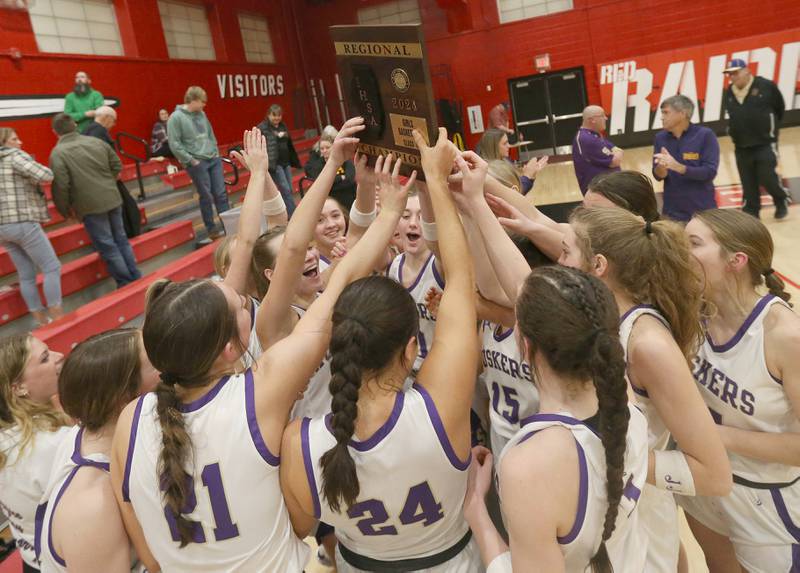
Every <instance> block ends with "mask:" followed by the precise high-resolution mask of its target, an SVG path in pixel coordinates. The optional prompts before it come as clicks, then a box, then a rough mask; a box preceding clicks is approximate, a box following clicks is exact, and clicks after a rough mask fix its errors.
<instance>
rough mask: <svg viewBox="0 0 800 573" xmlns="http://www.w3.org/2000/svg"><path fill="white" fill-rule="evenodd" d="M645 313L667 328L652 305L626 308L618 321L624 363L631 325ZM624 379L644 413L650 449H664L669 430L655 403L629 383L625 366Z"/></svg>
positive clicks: (640, 389)
mask: <svg viewBox="0 0 800 573" xmlns="http://www.w3.org/2000/svg"><path fill="white" fill-rule="evenodd" d="M645 314H647V315H649V316H652V317H655V318H656V319H658V320H659V321H660V322H661V323H662V324H663V325H664V326H665V327H666V328H667V330H669V323H668V322H667V319H666V318H664V317H663V316H662V315H661V313H660V312H658V310H657V309H656V308H655V307H653V306H650V305H646V304H640V305H636V306H634V307H633V308H631V309H630V310H628V312H626V313H625V314H623V315H622V317H621V318H620V322H619V342H620V344H622V350H623V352H624V353H625V364H626V365H627V363H628V341H629V340H630V338H631V332H632V331H633V325H634V324H635V323H636V321H637V320H638V319H639V317H640V316H643V315H645ZM625 380H627V381H628V384H630V386H631V388H632V389H633V391H634V393H635V394H636V397H637V398H638V401H637V403H638V405H639V409H640V410H641V411H642V412H643V413H644V415H645V418H647V434H648V443H649V444H650V449H653V450H663V449H665V448H666V447H667V443H668V442H669V430H667V426H666V425H665V424H664V421H663V420H662V419H661V416H659V414H658V410H656V407H655V405H654V404H653V402H652V400H650V396H648V395H647V391H646V390H645V389H643V388H637V387H636V386H634V385H633V384H631V381H630V379H629V378H628V373H627V368H626V372H625Z"/></svg>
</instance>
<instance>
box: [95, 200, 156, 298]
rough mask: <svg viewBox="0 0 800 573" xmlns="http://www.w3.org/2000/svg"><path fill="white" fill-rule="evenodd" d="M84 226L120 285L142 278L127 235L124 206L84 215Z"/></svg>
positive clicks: (110, 272)
mask: <svg viewBox="0 0 800 573" xmlns="http://www.w3.org/2000/svg"><path fill="white" fill-rule="evenodd" d="M83 226H84V227H85V228H86V232H87V233H89V238H90V239H92V244H93V245H94V248H95V249H96V250H97V252H98V253H99V254H100V258H101V259H103V262H104V263H105V264H106V268H107V269H108V274H110V275H111V278H113V279H114V280H115V281H117V286H118V287H121V286H124V285H126V284H128V283H130V282H133V281H135V280H136V279H138V278H141V276H142V273H141V272H139V269H138V268H137V267H136V258H135V257H134V256H133V249H131V244H130V243H129V242H128V237H127V235H125V225H124V224H123V223H122V207H117V208H116V209H111V211H108V212H107V213H99V214H96V215H84V217H83Z"/></svg>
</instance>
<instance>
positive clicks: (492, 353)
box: [481, 320, 539, 455]
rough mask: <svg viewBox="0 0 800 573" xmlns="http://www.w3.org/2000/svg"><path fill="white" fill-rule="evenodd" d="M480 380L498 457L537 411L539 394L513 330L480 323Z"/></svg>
mask: <svg viewBox="0 0 800 573" xmlns="http://www.w3.org/2000/svg"><path fill="white" fill-rule="evenodd" d="M481 337H482V340H483V348H482V350H481V358H482V360H483V373H482V374H481V378H483V381H484V383H485V384H486V390H487V391H488V393H489V398H490V401H489V421H490V422H491V431H492V451H493V452H494V454H495V455H499V454H500V452H502V451H503V447H504V446H505V444H506V443H507V442H508V440H510V439H511V438H513V437H514V435H515V434H516V433H517V432H518V431H519V428H520V420H523V419H525V418H528V417H529V416H532V415H534V414H535V413H536V412H538V411H539V391H538V390H537V389H536V386H534V384H533V381H532V380H533V374H532V372H531V367H530V365H529V364H528V363H527V362H525V361H523V360H522V353H521V352H520V349H519V344H517V340H516V338H515V337H514V329H513V328H509V329H504V328H503V326H502V325H499V324H494V323H492V322H488V321H485V320H484V321H483V322H482V323H481Z"/></svg>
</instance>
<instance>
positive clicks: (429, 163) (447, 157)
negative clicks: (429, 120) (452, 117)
mask: <svg viewBox="0 0 800 573" xmlns="http://www.w3.org/2000/svg"><path fill="white" fill-rule="evenodd" d="M411 133H412V135H413V136H414V143H416V144H417V148H418V149H419V151H420V154H421V155H422V170H423V171H424V172H425V177H426V179H427V178H429V179H440V180H442V181H446V180H447V176H448V175H450V172H451V171H452V170H453V162H454V161H455V159H456V156H457V155H458V148H457V147H456V146H455V145H453V144H452V142H451V141H450V140H448V139H447V130H446V129H445V128H443V127H440V128H439V139H437V140H436V145H434V146H433V147H430V146H429V145H428V144H427V142H426V141H425V138H424V137H423V136H422V134H421V133H420V132H419V131H417V130H416V129H415V130H413V131H412V132H411Z"/></svg>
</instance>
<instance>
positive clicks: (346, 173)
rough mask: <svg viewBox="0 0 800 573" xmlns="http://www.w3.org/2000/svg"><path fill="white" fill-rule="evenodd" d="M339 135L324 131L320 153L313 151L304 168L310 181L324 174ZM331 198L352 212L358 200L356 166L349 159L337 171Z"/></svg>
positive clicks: (320, 142)
mask: <svg viewBox="0 0 800 573" xmlns="http://www.w3.org/2000/svg"><path fill="white" fill-rule="evenodd" d="M326 129H327V128H326ZM337 133H338V132H337V131H336V130H335V129H334V131H333V133H332V134H331V133H330V132H327V133H326V132H325V131H324V130H323V133H322V137H320V138H319V142H318V143H319V151H317V152H315V151H314V150H313V149H312V150H311V153H310V154H309V158H308V161H307V162H306V165H305V167H304V168H303V169H304V170H305V172H306V176H307V177H308V178H309V179H316V178H317V177H319V174H320V173H322V169H323V168H324V167H325V163H326V162H327V161H328V158H329V157H330V155H331V147H333V140H334V139H336V134H337ZM330 196H331V197H333V198H334V199H336V200H337V201H338V202H339V203H341V204H342V206H343V207H344V208H345V210H346V211H350V207H352V205H353V201H355V200H356V166H355V165H354V164H353V162H352V161H351V160H349V159H348V160H347V161H345V162H344V163H343V164H342V166H341V167H339V169H337V170H336V177H335V178H334V180H333V186H332V187H331V192H330Z"/></svg>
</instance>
